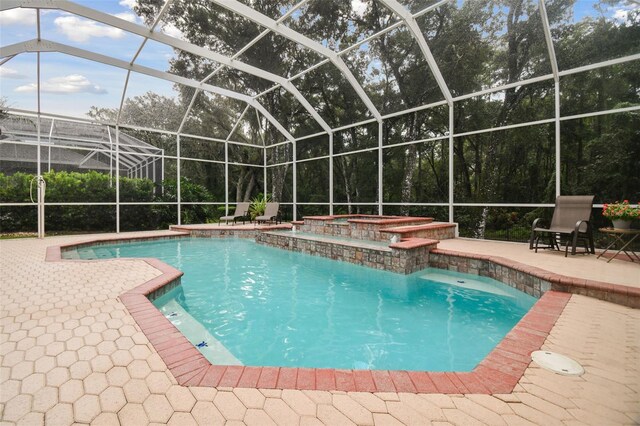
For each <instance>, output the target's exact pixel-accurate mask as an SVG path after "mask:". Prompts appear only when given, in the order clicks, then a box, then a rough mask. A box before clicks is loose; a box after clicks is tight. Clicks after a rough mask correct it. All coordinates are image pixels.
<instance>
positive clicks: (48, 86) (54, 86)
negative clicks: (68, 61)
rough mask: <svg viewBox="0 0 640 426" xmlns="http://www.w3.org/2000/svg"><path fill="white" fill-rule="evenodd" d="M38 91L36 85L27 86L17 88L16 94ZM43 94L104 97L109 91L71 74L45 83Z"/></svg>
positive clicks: (81, 76) (41, 88) (42, 88)
mask: <svg viewBox="0 0 640 426" xmlns="http://www.w3.org/2000/svg"><path fill="white" fill-rule="evenodd" d="M37 89H38V86H37V84H36V83H30V84H25V85H24V86H18V87H16V88H15V91H16V92H35V91H36V90H37ZM40 90H41V92H42V93H54V94H59V95H64V94H68V93H92V94H94V95H103V94H105V93H107V91H106V90H105V89H103V88H101V87H100V86H98V85H96V84H93V83H92V82H91V81H89V79H88V78H87V77H85V76H83V75H80V74H70V75H67V76H64V77H54V78H51V79H49V80H47V81H43V82H42V84H41V87H40Z"/></svg>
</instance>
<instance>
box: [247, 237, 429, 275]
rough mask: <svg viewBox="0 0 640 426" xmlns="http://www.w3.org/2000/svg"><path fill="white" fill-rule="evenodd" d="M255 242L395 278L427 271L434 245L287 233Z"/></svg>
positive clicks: (420, 240)
mask: <svg viewBox="0 0 640 426" xmlns="http://www.w3.org/2000/svg"><path fill="white" fill-rule="evenodd" d="M256 242H258V243H260V244H264V245H267V246H271V247H277V248H280V249H284V250H290V251H296V252H300V253H305V254H310V255H315V256H322V257H328V258H330V259H334V260H341V261H344V262H350V263H355V264H357V265H362V266H367V267H369V268H375V269H384V270H388V271H392V272H396V273H399V274H411V273H413V272H415V271H419V270H421V269H425V268H426V267H428V266H429V250H432V249H434V248H436V246H437V244H438V241H437V240H433V239H426V238H406V239H403V240H402V241H398V242H395V243H392V244H389V241H388V240H386V241H375V240H369V241H366V240H362V239H358V238H347V237H339V236H332V235H319V234H313V233H308V232H291V231H271V232H261V233H259V234H258V235H257V236H256Z"/></svg>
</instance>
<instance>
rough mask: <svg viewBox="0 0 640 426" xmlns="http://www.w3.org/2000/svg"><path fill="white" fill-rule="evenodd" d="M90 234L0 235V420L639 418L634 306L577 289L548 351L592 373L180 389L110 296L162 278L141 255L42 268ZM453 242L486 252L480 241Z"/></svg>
mask: <svg viewBox="0 0 640 426" xmlns="http://www.w3.org/2000/svg"><path fill="white" fill-rule="evenodd" d="M165 233H166V232H165ZM158 234H159V233H158V232H155V233H137V234H136V235H158ZM87 238H88V236H68V237H51V238H46V239H45V240H35V239H19V240H5V241H0V271H1V275H0V280H1V283H0V284H1V289H0V303H1V317H0V329H1V333H0V339H1V340H0V356H1V362H0V364H1V366H0V418H1V419H2V422H4V423H6V424H13V423H18V424H45V423H46V424H47V425H57V424H73V423H84V424H88V423H90V424H124V425H141V424H147V423H159V424H164V423H167V424H176V425H189V424H202V425H205V424H206V425H212V424H225V423H226V424H250V425H251V424H255V425H269V424H303V425H312V424H327V425H347V424H363V425H366V424H376V425H386V424H421V425H422V424H429V423H433V424H465V425H467V424H492V425H493V424H496V425H498V424H542V425H553V424H559V425H560V424H593V425H609V424H638V423H640V311H639V310H637V309H631V308H627V307H623V306H619V305H615V304H612V303H609V302H604V301H600V300H596V299H592V298H588V297H585V296H578V295H573V296H571V298H570V300H569V302H568V303H567V305H566V307H565V308H564V311H563V312H562V314H561V315H560V317H559V318H558V320H557V322H556V324H555V326H554V327H553V328H552V329H551V332H550V334H549V336H548V338H547V339H546V341H545V343H544V345H543V348H544V349H547V350H552V351H556V352H560V353H563V354H565V355H568V356H570V357H572V358H574V359H576V360H577V361H579V362H580V363H581V364H582V365H583V366H584V367H585V370H586V373H585V374H584V375H583V376H581V377H567V376H560V375H556V374H553V373H550V372H548V371H546V370H543V369H541V368H539V367H538V366H536V365H535V364H530V365H529V366H528V368H527V369H526V370H525V373H524V375H523V376H522V378H521V379H520V381H519V382H518V384H517V385H516V386H515V389H514V390H513V392H511V393H509V394H493V395H486V394H484V395H481V394H464V395H463V394H448V395H443V394H434V393H429V394H414V393H397V392H376V393H368V392H344V391H331V392H328V391H318V390H313V391H311V390H281V389H248V388H230V387H218V388H201V387H183V386H180V385H178V384H177V381H176V379H175V378H174V377H173V375H172V374H171V373H170V372H169V370H168V368H167V366H166V365H165V362H164V361H163V360H162V358H161V357H160V356H159V355H158V353H157V352H156V351H155V349H154V347H153V345H152V344H151V343H150V342H149V340H148V339H147V337H146V335H145V334H144V333H142V332H141V331H140V328H139V327H138V325H137V324H136V322H135V321H134V319H133V317H132V316H131V315H130V314H129V312H128V311H127V310H126V309H125V307H124V305H123V304H122V303H121V302H120V301H119V300H118V298H117V297H118V296H119V295H121V294H122V293H124V292H126V291H128V290H131V289H133V288H135V287H137V286H139V285H141V284H143V283H145V282H147V281H149V280H152V279H153V278H154V277H158V276H159V275H160V274H161V272H160V271H158V270H157V269H156V268H154V267H153V266H151V265H150V264H149V263H147V262H145V261H144V260H124V259H120V260H107V261H100V262H45V253H46V248H47V247H48V246H52V245H60V244H67V243H70V242H74V241H82V240H85V239H87ZM450 244H452V245H455V246H450V247H448V248H451V249H454V250H458V251H464V250H465V248H467V247H468V250H469V251H472V252H473V251H474V250H475V251H477V250H482V249H483V248H482V244H483V243H482V242H475V241H473V242H465V240H455V241H454V242H452V243H450ZM486 244H487V245H486V250H499V248H498V249H496V248H495V247H496V244H495V243H486ZM498 247H499V246H498ZM515 247H516V246H514V248H515ZM445 248H447V247H445ZM521 248H522V247H518V249H514V250H508V251H507V252H505V253H500V255H502V256H505V257H508V256H509V255H510V253H514V254H513V256H517V257H518V258H517V259H515V260H518V261H520V262H530V264H531V265H534V266H536V267H539V268H545V267H548V268H549V270H553V268H557V267H558V266H556V262H557V261H556V257H555V256H554V255H540V254H539V255H537V256H536V255H531V256H529V257H527V256H525V254H524V252H523V251H522V250H521ZM547 259H549V260H547ZM577 260H578V258H574V259H569V260H568V261H565V263H563V264H562V265H564V266H563V273H564V274H567V275H568V274H570V273H574V274H576V275H578V274H580V273H583V274H584V270H585V268H587V266H582V265H583V264H584V265H591V266H588V268H591V269H592V270H594V271H602V269H601V265H603V264H604V262H600V261H599V260H596V259H595V256H588V257H582V258H580V260H579V262H576V261H577ZM572 261H573V263H571V262H572ZM589 262H595V263H589ZM577 263H579V265H580V266H575V265H576V264H577ZM618 263H620V262H611V263H610V264H609V265H613V267H612V268H611V269H608V270H607V271H610V272H606V273H604V274H603V273H602V272H597V273H599V274H603V275H604V276H605V278H607V280H608V281H609V282H612V283H617V284H625V285H633V283H636V284H637V283H640V267H638V265H631V266H632V268H637V269H636V270H637V271H638V272H637V274H638V275H636V277H637V278H638V280H635V281H634V275H635V274H636V272H635V270H634V269H632V268H630V267H629V266H630V265H628V264H626V263H624V264H622V263H620V265H618V267H617V269H616V264H618ZM558 264H559V262H558ZM567 265H569V266H567ZM571 265H573V266H571ZM571 268H574V269H576V271H575V272H574V271H572V269H571ZM607 268H609V267H607ZM581 271H582V272H581ZM616 271H619V273H618V275H619V276H620V277H621V279H620V281H617V280H616ZM555 272H558V271H555ZM594 273H595V272H594Z"/></svg>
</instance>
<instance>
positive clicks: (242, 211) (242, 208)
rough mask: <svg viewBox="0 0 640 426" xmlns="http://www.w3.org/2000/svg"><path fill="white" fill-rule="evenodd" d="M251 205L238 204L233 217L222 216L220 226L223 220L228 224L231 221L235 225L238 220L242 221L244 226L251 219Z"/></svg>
mask: <svg viewBox="0 0 640 426" xmlns="http://www.w3.org/2000/svg"><path fill="white" fill-rule="evenodd" d="M250 204H251V203H245V202H242V203H238V204H237V205H236V210H235V211H234V212H233V214H232V215H229V216H222V217H221V218H220V222H218V226H220V224H221V223H222V221H223V220H224V221H225V222H226V223H227V224H228V223H229V221H231V220H232V221H233V223H236V221H237V220H238V219H242V224H243V225H244V221H245V220H246V219H247V218H248V217H249V205H250Z"/></svg>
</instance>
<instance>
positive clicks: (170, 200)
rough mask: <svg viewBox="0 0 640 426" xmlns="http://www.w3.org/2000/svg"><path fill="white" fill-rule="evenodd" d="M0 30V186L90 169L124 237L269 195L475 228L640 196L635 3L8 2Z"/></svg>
mask: <svg viewBox="0 0 640 426" xmlns="http://www.w3.org/2000/svg"><path fill="white" fill-rule="evenodd" d="M0 32H1V35H2V46H1V47H0V58H1V59H0V73H1V74H0V76H1V77H2V79H1V83H0V84H1V90H2V100H1V102H0V114H1V115H2V116H0V130H2V134H0V147H1V148H2V149H1V150H0V151H2V152H0V154H1V155H0V161H2V163H1V164H0V175H2V174H3V173H4V174H5V175H10V174H11V173H17V172H18V171H21V172H22V171H26V172H28V173H34V174H41V173H42V171H43V170H48V171H49V172H51V171H53V172H57V171H74V170H78V171H81V172H83V173H84V172H86V171H89V170H90V171H95V172H97V174H99V175H100V176H99V177H98V178H100V179H105V176H106V177H107V178H108V179H107V180H104V182H107V183H108V185H109V187H108V188H109V190H108V191H109V192H108V194H106V195H104V196H103V197H102V198H100V199H96V200H95V202H99V203H105V205H108V206H111V207H110V208H111V209H112V216H110V218H111V217H113V220H114V222H115V223H116V227H117V226H119V225H117V224H118V223H119V222H118V221H119V220H120V219H119V217H120V216H119V212H120V210H122V211H123V212H124V213H123V215H122V216H123V217H128V216H127V214H126V212H127V211H130V210H129V208H130V206H128V205H127V204H136V203H147V202H148V203H155V204H157V203H163V204H166V205H171V206H177V208H173V207H171V211H170V213H171V214H170V215H169V216H168V217H166V218H165V217H164V216H163V217H162V220H163V221H164V222H162V223H165V222H168V223H175V222H178V223H180V222H181V220H182V218H181V215H184V216H185V217H186V218H185V219H184V220H185V222H187V223H198V221H200V222H205V221H211V220H215V219H216V218H217V217H219V214H218V213H220V212H219V211H218V210H216V209H217V208H218V207H217V205H223V204H224V205H225V207H224V208H225V209H226V208H228V205H229V204H230V203H233V202H234V201H239V200H248V199H252V198H254V197H256V196H258V195H259V194H260V193H268V194H269V195H271V196H272V197H273V198H274V199H275V200H276V201H278V202H280V203H281V206H283V208H284V209H285V217H286V218H293V219H295V218H296V216H297V215H302V216H304V215H314V214H327V213H328V214H333V213H334V210H335V212H336V213H367V214H376V213H377V214H383V213H384V214H404V215H407V214H413V215H430V216H431V215H432V216H436V218H437V219H439V220H444V219H445V218H447V216H448V220H449V221H454V220H455V221H456V222H458V223H460V224H461V226H460V229H461V230H465V231H466V232H467V234H466V235H467V236H483V235H484V231H482V230H484V229H485V228H487V227H491V226H494V227H496V229H497V228H500V229H502V230H504V229H508V228H510V227H515V228H519V229H520V230H524V231H523V232H525V233H526V232H527V231H526V230H527V229H528V227H529V226H530V223H531V220H530V217H529V216H530V215H531V214H533V212H534V211H535V209H541V208H550V207H552V206H553V201H554V199H555V197H556V196H557V195H560V194H595V196H596V203H598V204H600V203H605V202H612V201H615V200H616V199H630V200H631V201H632V202H634V201H636V200H637V199H638V198H640V172H639V170H640V169H639V168H638V167H637V161H636V160H635V159H636V158H638V157H639V156H640V144H638V140H640V139H638V135H640V115H639V113H638V111H640V6H639V5H638V1H637V0H492V1H489V0H468V1H463V0H439V1H438V0H109V1H106V0H81V1H75V2H73V1H67V0H2V2H0ZM5 112H7V113H8V115H9V116H10V118H9V119H7V117H6V114H5ZM69 123H71V124H69ZM20 126H26V127H28V128H29V129H31V130H29V132H30V133H29V132H27V131H25V130H24V129H22V130H21V127H20ZM34 126H35V127H34ZM65 126H66V127H65ZM63 127H64V128H66V129H69V130H73V131H75V132H79V133H80V134H83V132H85V131H88V129H92V131H95V132H94V133H95V134H93V133H92V135H89V136H86V137H85V136H78V135H75V136H74V135H69V134H66V133H64V132H60V131H59V129H62V128H63ZM98 128H100V130H98ZM34 129H35V130H34ZM108 138H111V139H109V140H108V141H107V139H108ZM78 139H80V140H78ZM38 148H40V149H38ZM5 165H6V166H5ZM107 170H108V174H107ZM85 174H86V175H89V174H90V173H85ZM120 176H122V177H128V178H131V180H123V181H124V182H125V183H126V185H130V186H131V187H133V186H135V185H137V183H138V181H139V180H145V185H147V186H144V185H143V186H144V191H146V192H144V191H142V190H141V192H136V193H135V194H133V193H132V192H131V191H129V190H127V191H129V192H127V193H126V195H122V194H120V193H117V191H115V190H112V189H113V188H119V189H122V188H121V187H122V185H121V184H120V183H119V182H120V181H119V177H120ZM0 177H1V176H0ZM98 178H96V179H98ZM183 180H185V182H187V183H189V184H191V183H192V184H193V185H191V186H190V185H187V184H185V185H184V186H181V185H182V181H183ZM132 182H133V183H132ZM126 185H125V186H126ZM50 188H53V186H50ZM143 192H144V193H143ZM49 193H52V191H49ZM60 197H61V198H59V199H57V201H54V202H52V204H55V202H58V203H59V204H61V206H59V207H60V211H63V210H64V206H62V204H65V203H67V202H83V201H85V200H76V199H70V198H68V197H67V194H65V195H64V196H60ZM64 197H67V198H64ZM14 198H15V199H14ZM14 198H12V199H6V200H4V199H3V200H0V204H1V205H3V206H4V205H8V204H12V203H13V204H15V206H18V207H20V208H23V207H25V208H26V206H27V205H28V204H27V203H26V202H25V201H24V200H26V199H27V198H26V197H23V196H16V197H14ZM85 204H86V203H85ZM87 205H89V204H87ZM205 205H206V206H205ZM205 207H207V209H208V210H206V209H205ZM198 209H199V210H198ZM205 210H206V211H205ZM454 210H455V214H454ZM159 212H160V210H159V209H156V210H154V211H153V212H152V213H153V214H161V213H162V212H160V213H159ZM535 213H536V214H537V213H539V211H538V212H535ZM162 214H164V213H162ZM174 215H175V216H174ZM18 216H19V215H18ZM136 220H139V222H138V223H136V224H131V226H127V227H126V228H127V229H139V228H140V227H141V224H146V222H145V221H146V219H145V220H142V219H136ZM598 221H600V222H598V226H605V225H607V224H608V222H605V220H604V219H603V218H601V217H598ZM117 229H119V228H117ZM477 230H481V231H477ZM498 237H501V236H500V235H498ZM525 238H526V237H525Z"/></svg>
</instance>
